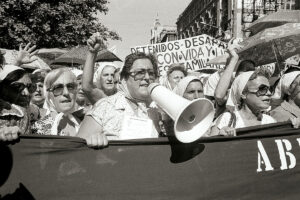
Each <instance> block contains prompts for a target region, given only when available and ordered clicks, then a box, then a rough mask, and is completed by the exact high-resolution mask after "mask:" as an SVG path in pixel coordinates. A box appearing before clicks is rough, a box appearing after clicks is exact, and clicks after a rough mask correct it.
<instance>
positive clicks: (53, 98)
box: [32, 68, 80, 136]
mask: <svg viewBox="0 0 300 200" xmlns="http://www.w3.org/2000/svg"><path fill="white" fill-rule="evenodd" d="M77 91H78V90H77V80H76V76H75V75H74V73H73V72H72V71H71V70H70V69H69V68H59V69H55V70H52V71H51V72H49V73H48V74H47V76H46V77H45V82H44V93H45V97H46V100H45V101H46V108H47V109H48V113H47V115H46V116H45V117H44V118H42V119H40V120H38V121H37V122H36V123H35V124H34V125H33V127H32V131H33V133H34V134H43V135H44V134H45V135H60V136H76V134H77V131H78V129H79V124H80V120H79V118H78V117H76V116H75V115H73V113H74V112H75V111H76V109H77V106H76V95H77Z"/></svg>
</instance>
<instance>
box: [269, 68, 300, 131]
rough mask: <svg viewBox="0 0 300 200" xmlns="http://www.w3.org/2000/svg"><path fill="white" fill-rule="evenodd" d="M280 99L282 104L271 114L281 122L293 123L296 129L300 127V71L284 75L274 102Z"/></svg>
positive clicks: (277, 87) (276, 91) (277, 88)
mask: <svg viewBox="0 0 300 200" xmlns="http://www.w3.org/2000/svg"><path fill="white" fill-rule="evenodd" d="M274 99H275V100H278V99H280V100H281V101H282V102H281V104H280V105H279V106H278V107H276V108H274V109H273V110H272V111H271V112H270V114H271V116H272V117H273V118H275V119H276V120H277V121H279V122H283V121H291V122H292V124H293V126H294V127H295V128H299V127H300V71H299V69H298V70H295V71H292V72H288V73H285V74H283V75H282V77H281V78H280V80H279V82H278V84H277V86H276V88H275V94H274V95H273V96H272V100H274Z"/></svg>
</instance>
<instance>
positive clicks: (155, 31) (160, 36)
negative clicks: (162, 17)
mask: <svg viewBox="0 0 300 200" xmlns="http://www.w3.org/2000/svg"><path fill="white" fill-rule="evenodd" d="M176 39H177V27H176V26H166V25H161V24H160V22H159V19H158V18H156V20H155V22H154V25H153V27H152V28H151V39H150V43H151V44H155V43H161V42H168V41H173V40H176Z"/></svg>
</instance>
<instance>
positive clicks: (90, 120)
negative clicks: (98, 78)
mask: <svg viewBox="0 0 300 200" xmlns="http://www.w3.org/2000/svg"><path fill="white" fill-rule="evenodd" d="M157 77H158V67H157V62H156V59H155V58H154V56H153V55H146V54H145V53H133V54H130V55H128V56H127V57H126V58H125V63H124V67H123V69H122V71H121V84H120V85H119V91H118V92H117V93H116V94H114V95H112V96H109V97H106V98H103V99H101V100H99V101H98V102H97V103H96V104H95V105H94V107H93V109H92V110H91V111H90V112H88V113H87V115H86V116H85V119H84V120H83V122H82V124H81V126H80V129H79V133H78V136H79V137H81V138H84V139H86V141H87V144H88V145H89V146H91V147H105V146H107V145H108V141H109V140H118V139H137V138H156V137H158V132H160V130H159V125H158V121H159V114H158V112H157V109H155V108H150V107H149V105H150V103H151V98H150V95H149V93H148V86H149V85H150V84H151V83H153V82H157Z"/></svg>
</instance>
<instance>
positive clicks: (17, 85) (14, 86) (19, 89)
mask: <svg viewBox="0 0 300 200" xmlns="http://www.w3.org/2000/svg"><path fill="white" fill-rule="evenodd" d="M10 87H11V88H12V89H13V90H16V91H17V92H18V93H21V92H22V91H23V90H24V89H25V88H27V89H28V92H29V93H34V92H35V90H36V85H35V84H33V83H29V84H26V85H25V84H24V83H12V84H10Z"/></svg>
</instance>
